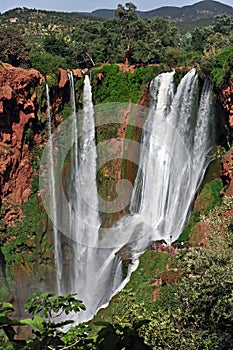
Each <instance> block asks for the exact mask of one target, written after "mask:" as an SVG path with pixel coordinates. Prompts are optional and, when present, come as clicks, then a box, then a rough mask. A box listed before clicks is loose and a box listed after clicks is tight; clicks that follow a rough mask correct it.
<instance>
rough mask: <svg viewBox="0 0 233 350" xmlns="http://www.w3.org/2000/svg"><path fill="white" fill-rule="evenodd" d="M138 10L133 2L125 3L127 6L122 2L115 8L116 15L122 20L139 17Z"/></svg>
mask: <svg viewBox="0 0 233 350" xmlns="http://www.w3.org/2000/svg"><path fill="white" fill-rule="evenodd" d="M136 10H137V6H136V5H134V4H133V3H132V2H127V3H126V4H125V7H124V6H123V5H122V4H119V5H118V6H117V9H116V10H115V17H116V18H118V19H120V20H124V19H128V20H130V19H135V18H136V17H137V15H136Z"/></svg>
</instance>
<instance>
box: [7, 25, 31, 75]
mask: <svg viewBox="0 0 233 350" xmlns="http://www.w3.org/2000/svg"><path fill="white" fill-rule="evenodd" d="M0 29H1V30H0V60H1V61H3V62H8V63H10V64H12V65H13V66H15V67H19V66H21V67H25V68H28V67H29V66H30V59H29V48H28V47H27V44H26V42H25V39H24V38H23V37H22V36H21V34H19V33H18V31H17V30H15V29H14V28H7V27H1V28H0Z"/></svg>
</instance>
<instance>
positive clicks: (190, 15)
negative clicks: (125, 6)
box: [83, 0, 233, 22]
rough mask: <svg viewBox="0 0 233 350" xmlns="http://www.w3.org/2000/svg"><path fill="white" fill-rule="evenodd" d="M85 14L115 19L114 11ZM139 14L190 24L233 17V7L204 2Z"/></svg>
mask: <svg viewBox="0 0 233 350" xmlns="http://www.w3.org/2000/svg"><path fill="white" fill-rule="evenodd" d="M83 14H85V15H90V16H95V17H101V18H106V19H109V18H113V17H114V10H107V9H99V10H95V11H93V12H91V13H83ZM137 14H138V16H139V17H141V18H153V17H171V18H172V19H173V20H176V21H182V22H189V21H196V20H199V19H202V18H211V17H214V16H217V15H220V14H228V15H233V7H232V6H228V5H225V4H222V3H221V2H218V1H212V0H204V1H200V2H197V3H196V4H194V5H190V6H183V7H176V6H164V7H160V8H158V9H154V10H150V11H145V12H143V11H137Z"/></svg>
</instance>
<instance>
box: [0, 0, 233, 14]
mask: <svg viewBox="0 0 233 350" xmlns="http://www.w3.org/2000/svg"><path fill="white" fill-rule="evenodd" d="M131 1H132V0H131ZM126 2H129V0H123V1H121V0H65V1H64V0H0V12H5V11H7V10H9V9H12V8H15V7H27V8H38V9H44V10H56V11H67V12H71V11H78V12H79V11H92V10H96V9H100V8H108V9H115V8H116V7H117V5H118V4H119V3H120V4H125V3H126ZM132 2H133V3H134V4H136V5H137V7H138V9H139V10H144V11H145V10H151V9H155V8H157V7H161V6H179V7H181V6H184V5H191V4H194V3H195V2H198V0H196V1H195V0H135V1H132ZM220 2H222V3H224V4H227V5H230V6H232V0H222V1H220Z"/></svg>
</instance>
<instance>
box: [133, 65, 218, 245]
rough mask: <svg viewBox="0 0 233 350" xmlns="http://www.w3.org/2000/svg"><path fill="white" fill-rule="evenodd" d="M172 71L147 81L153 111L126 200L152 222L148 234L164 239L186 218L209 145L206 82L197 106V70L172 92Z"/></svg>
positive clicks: (178, 229)
mask: <svg viewBox="0 0 233 350" xmlns="http://www.w3.org/2000/svg"><path fill="white" fill-rule="evenodd" d="M173 76H174V72H171V73H163V74H161V75H159V76H158V77H156V78H155V79H154V80H153V81H152V83H151V88H150V93H151V95H152V99H151V106H150V107H151V110H150V113H149V115H148V118H147V121H146V123H145V125H144V128H143V135H142V149H143V151H142V152H141V155H140V163H139V171H138V174H137V177H136V181H135V187H134V191H133V194H132V198H131V205H130V209H131V212H132V213H138V214H140V215H141V216H142V221H144V222H146V223H147V224H148V225H149V227H151V230H149V231H151V239H152V240H159V239H162V238H163V239H165V240H166V241H167V242H170V240H175V239H177V238H178V236H179V234H180V233H181V231H182V229H183V227H184V225H185V222H186V221H187V216H188V213H189V209H190V206H191V203H192V201H193V199H194V196H195V193H196V191H197V189H198V186H199V185H200V180H201V179H202V177H203V175H204V173H205V170H206V167H207V165H208V163H209V161H210V158H208V153H209V151H210V149H211V147H212V146H213V139H212V138H211V124H210V122H209V117H210V111H211V89H210V84H208V83H207V82H205V84H204V87H203V92H202V96H201V100H200V104H199V110H198V111H195V109H194V105H195V103H194V102H195V100H196V98H197V96H198V84H197V75H196V71H195V69H192V70H191V71H189V72H188V73H187V74H186V75H185V76H184V77H183V79H182V80H181V81H180V84H179V86H178V88H177V91H176V94H173V91H174V82H173ZM148 130H151V132H148Z"/></svg>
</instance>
